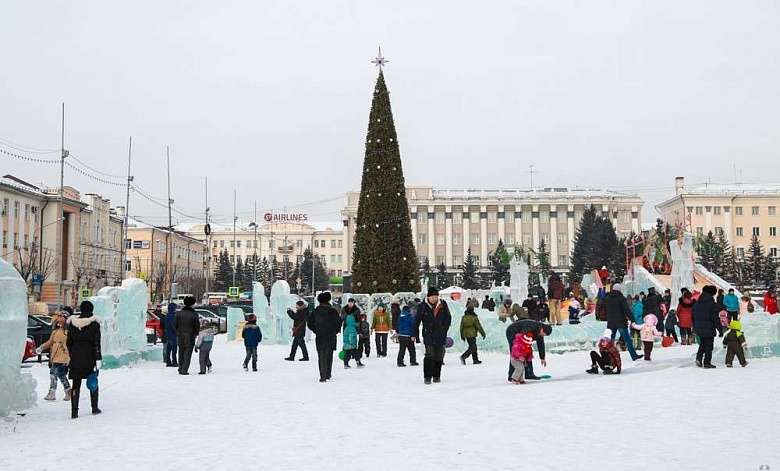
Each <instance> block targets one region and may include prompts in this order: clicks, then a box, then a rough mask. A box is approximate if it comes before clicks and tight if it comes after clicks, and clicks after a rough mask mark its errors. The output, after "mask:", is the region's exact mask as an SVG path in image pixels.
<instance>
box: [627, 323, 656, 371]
mask: <svg viewBox="0 0 780 471" xmlns="http://www.w3.org/2000/svg"><path fill="white" fill-rule="evenodd" d="M644 321H645V322H644V323H643V324H635V323H633V322H632V323H631V328H632V329H635V330H638V331H639V336H640V338H641V339H642V347H643V349H644V353H645V360H646V361H650V355H651V354H652V353H653V342H654V341H655V339H657V338H661V332H658V330H657V329H656V328H655V326H656V324H658V318H657V317H655V316H654V315H653V314H648V315H647V316H645V319H644Z"/></svg>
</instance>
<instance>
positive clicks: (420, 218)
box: [417, 210, 428, 224]
mask: <svg viewBox="0 0 780 471" xmlns="http://www.w3.org/2000/svg"><path fill="white" fill-rule="evenodd" d="M427 220H428V214H427V213H426V212H425V211H420V210H418V211H417V224H425V223H426V222H427Z"/></svg>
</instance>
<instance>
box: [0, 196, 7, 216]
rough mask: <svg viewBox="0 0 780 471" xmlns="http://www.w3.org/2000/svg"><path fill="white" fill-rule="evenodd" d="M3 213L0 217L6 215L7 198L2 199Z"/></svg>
mask: <svg viewBox="0 0 780 471" xmlns="http://www.w3.org/2000/svg"><path fill="white" fill-rule="evenodd" d="M2 209H3V211H2V213H0V216H5V215H6V214H8V198H3V208H2Z"/></svg>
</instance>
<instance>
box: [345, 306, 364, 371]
mask: <svg viewBox="0 0 780 471" xmlns="http://www.w3.org/2000/svg"><path fill="white" fill-rule="evenodd" d="M359 313H360V309H357V308H354V309H351V310H348V309H347V308H344V312H343V319H342V322H343V324H342V325H343V328H342V334H343V336H342V338H341V341H342V343H343V346H342V349H343V350H344V368H351V367H350V366H349V360H350V359H352V358H354V359H355V361H356V362H357V366H358V367H362V366H364V365H363V363H361V362H360V354H359V353H358V327H359V325H360V321H359V320H358V315H359Z"/></svg>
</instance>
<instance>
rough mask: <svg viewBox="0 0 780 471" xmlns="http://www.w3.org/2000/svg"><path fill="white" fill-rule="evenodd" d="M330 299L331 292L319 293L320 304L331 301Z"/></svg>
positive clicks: (318, 300)
mask: <svg viewBox="0 0 780 471" xmlns="http://www.w3.org/2000/svg"><path fill="white" fill-rule="evenodd" d="M330 299H331V296H330V292H328V291H323V292H322V293H320V294H318V295H317V302H319V303H320V304H327V303H329V302H330Z"/></svg>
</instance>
